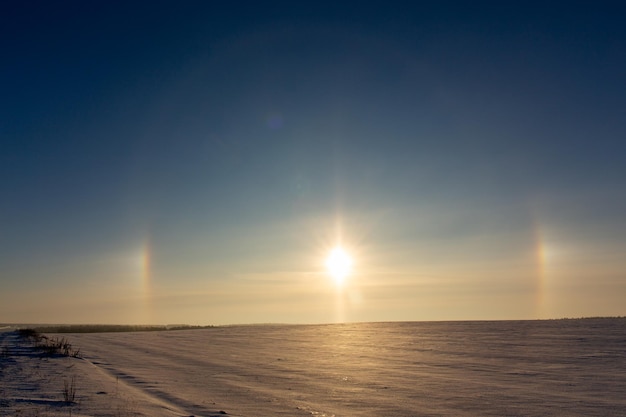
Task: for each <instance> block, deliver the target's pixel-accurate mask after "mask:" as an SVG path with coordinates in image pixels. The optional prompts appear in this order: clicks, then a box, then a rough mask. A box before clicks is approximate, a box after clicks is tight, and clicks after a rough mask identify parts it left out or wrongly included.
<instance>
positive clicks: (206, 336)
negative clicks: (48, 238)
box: [0, 319, 626, 417]
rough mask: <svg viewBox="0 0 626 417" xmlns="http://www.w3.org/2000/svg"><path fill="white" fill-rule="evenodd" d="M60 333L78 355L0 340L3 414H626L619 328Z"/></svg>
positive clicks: (609, 323)
mask: <svg viewBox="0 0 626 417" xmlns="http://www.w3.org/2000/svg"><path fill="white" fill-rule="evenodd" d="M63 336H64V337H67V338H68V339H69V340H70V341H71V343H72V345H73V346H75V347H77V348H80V350H81V352H82V353H83V357H82V358H80V359H78V358H66V357H42V356H41V355H40V354H38V353H36V352H34V351H33V350H32V348H30V347H29V346H28V345H27V344H25V343H24V342H21V341H20V339H19V338H18V337H17V335H16V334H15V333H13V332H4V333H0V349H2V351H3V352H4V353H3V354H2V355H1V358H0V415H2V416H27V417H28V416H57V415H59V416H69V415H72V416H75V417H77V416H157V417H158V416H205V417H206V416H223V415H233V416H247V417H256V416H318V417H324V416H326V417H332V416H337V417H339V416H368V417H372V416H377V417H382V416H398V417H404V416H407V417H408V416H626V396H624V393H625V392H626V319H584V320H554V321H497V322H496V321H494V322H430V323H429V322H409V323H358V324H330V325H256V326H225V327H215V328H211V329H202V330H182V331H159V332H135V333H94V334H68V335H63ZM72 376H73V377H74V378H75V381H76V388H77V389H76V391H77V393H76V401H75V403H72V404H66V403H65V402H64V401H63V395H62V391H63V386H64V385H63V381H64V380H68V379H69V378H71V377H72Z"/></svg>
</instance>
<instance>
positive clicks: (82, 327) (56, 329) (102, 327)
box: [33, 324, 213, 333]
mask: <svg viewBox="0 0 626 417" xmlns="http://www.w3.org/2000/svg"><path fill="white" fill-rule="evenodd" d="M211 327H213V326H190V325H186V324H176V325H156V326H147V325H125V324H70V325H62V326H54V325H51V326H40V327H34V328H33V330H34V331H36V332H38V333H113V332H118V333H119V332H156V331H165V330H191V329H208V328H211Z"/></svg>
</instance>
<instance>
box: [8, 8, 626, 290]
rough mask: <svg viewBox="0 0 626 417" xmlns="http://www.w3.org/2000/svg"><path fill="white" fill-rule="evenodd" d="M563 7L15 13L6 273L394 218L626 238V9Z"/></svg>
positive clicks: (399, 233) (389, 234)
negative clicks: (439, 217) (278, 227)
mask: <svg viewBox="0 0 626 417" xmlns="http://www.w3.org/2000/svg"><path fill="white" fill-rule="evenodd" d="M335 3H340V4H335ZM558 3H559V4H556V3H552V4H550V3H549V2H547V3H546V2H537V3H533V2H432V3H431V4H426V3H424V4H422V3H421V2H393V1H391V2H380V3H370V2H329V3H325V2H281V3H276V2H210V1H206V2H188V1H184V2H164V1H147V2H140V1H137V2H110V1H102V2H32V1H7V2H3V3H2V5H1V6H0V51H1V53H2V55H1V58H0V59H1V61H0V192H1V197H0V261H1V262H2V263H3V264H4V265H5V267H4V268H5V269H4V271H2V279H3V280H11V279H15V278H12V277H20V279H22V278H24V279H28V277H24V276H23V275H24V274H22V273H20V272H19V271H21V270H23V268H24V267H25V266H26V265H28V268H30V267H32V265H33V264H37V263H39V262H40V263H41V264H42V265H46V264H48V263H57V264H58V263H63V258H64V257H65V256H68V257H69V256H76V255H77V254H81V253H83V252H85V253H91V252H97V251H99V250H103V251H107V250H111V249H110V248H112V247H115V246H116V245H121V244H123V243H124V242H131V241H133V239H135V240H136V239H138V238H140V237H141V236H144V235H145V234H150V235H151V238H152V239H153V240H154V242H155V243H154V245H155V247H157V248H158V246H159V242H160V241H161V242H163V245H164V247H165V246H167V248H169V252H170V253H174V254H176V253H177V252H176V249H175V248H177V247H178V248H180V251H181V252H184V249H183V248H187V246H186V244H185V241H187V240H191V241H194V242H197V241H198V240H199V239H201V237H204V238H205V239H208V240H210V239H212V236H219V237H220V238H223V237H224V236H227V235H228V233H230V232H232V234H231V236H235V237H236V236H243V235H245V234H246V230H248V231H254V230H263V231H264V232H267V230H264V229H263V227H262V225H264V224H275V223H276V222H280V221H285V222H289V221H291V220H294V221H296V220H297V219H298V218H299V217H301V216H302V217H306V216H328V217H329V219H330V218H332V216H333V215H335V214H336V213H337V212H339V211H341V212H343V213H344V214H345V213H351V212H354V213H361V212H368V211H376V210H378V209H386V208H389V207H392V206H395V205H397V206H399V207H403V208H406V209H407V211H405V212H404V213H407V212H408V213H410V212H411V210H414V212H415V215H416V216H418V215H420V213H423V212H424V211H428V210H432V209H433V208H437V207H439V208H444V207H447V208H450V207H455V208H457V209H459V210H460V211H468V212H472V211H473V210H479V211H480V210H482V211H483V212H484V213H486V214H485V216H487V217H488V218H483V217H480V216H479V218H480V219H479V220H478V222H477V223H476V224H475V225H473V224H468V223H465V224H464V225H459V224H456V226H455V227H457V229H456V230H448V229H446V227H442V228H441V229H440V230H437V231H428V230H423V231H422V232H423V233H424V234H428V233H430V234H433V235H435V234H446V233H448V234H454V233H463V230H464V229H465V228H468V227H469V228H471V227H474V226H475V227H485V224H486V223H489V222H494V224H497V225H498V226H499V227H501V226H502V225H503V224H517V223H518V222H522V223H523V222H528V221H529V220H528V218H527V217H526V216H527V213H526V212H527V210H528V209H529V208H528V207H529V206H532V207H533V208H534V209H537V210H544V211H545V213H547V215H549V216H552V217H553V218H556V219H559V220H560V221H563V222H564V223H566V224H568V225H570V226H571V227H572V228H573V230H574V229H576V230H578V229H577V228H581V229H580V230H581V232H580V233H582V234H586V233H590V234H591V235H593V234H594V233H598V234H600V235H602V238H603V239H604V238H606V236H607V235H606V233H608V234H609V235H610V234H611V233H614V234H615V235H613V236H612V237H610V239H619V236H618V232H619V231H624V229H625V228H626V226H625V225H624V220H623V217H624V216H623V213H624V210H625V209H626V198H625V191H624V180H625V179H626V164H625V163H624V155H625V152H626V141H625V139H626V78H625V75H626V25H624V18H625V17H626V15H625V14H624V8H623V6H622V5H621V4H620V2H590V1H589V2H568V3H567V4H565V3H563V4H561V3H560V2H558ZM537 207H539V208H537ZM459 218H460V219H464V217H463V216H462V215H460V217H459ZM396 220H397V219H396ZM329 221H330V220H329ZM294 224H296V223H294ZM585 224H591V225H592V226H593V227H592V229H593V230H590V229H589V227H586V226H585ZM383 229H384V230H383V231H379V232H380V233H381V239H383V240H384V239H394V237H397V238H400V237H402V238H403V239H405V238H407V236H406V235H404V234H403V231H404V230H405V228H404V227H403V226H402V224H401V223H397V222H396V223H392V222H390V223H389V225H388V227H384V228H383ZM229 231H230V232H229ZM611 231H613V232H611ZM233 239H235V238H233ZM155 250H156V249H155ZM172 256H174V255H172ZM209 257H210V256H209ZM7 265H8V266H7Z"/></svg>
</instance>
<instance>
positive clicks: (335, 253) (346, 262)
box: [326, 247, 352, 284]
mask: <svg viewBox="0 0 626 417" xmlns="http://www.w3.org/2000/svg"><path fill="white" fill-rule="evenodd" d="M326 269H327V270H328V273H329V274H330V275H331V276H332V277H333V278H334V279H335V282H336V283H337V284H341V283H342V282H343V280H344V279H345V278H346V277H347V276H348V275H349V274H350V271H351V269H352V258H351V257H350V255H349V254H348V253H347V252H346V251H345V250H343V249H342V248H340V247H336V248H334V249H333V250H332V251H331V252H330V254H328V257H327V258H326Z"/></svg>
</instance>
